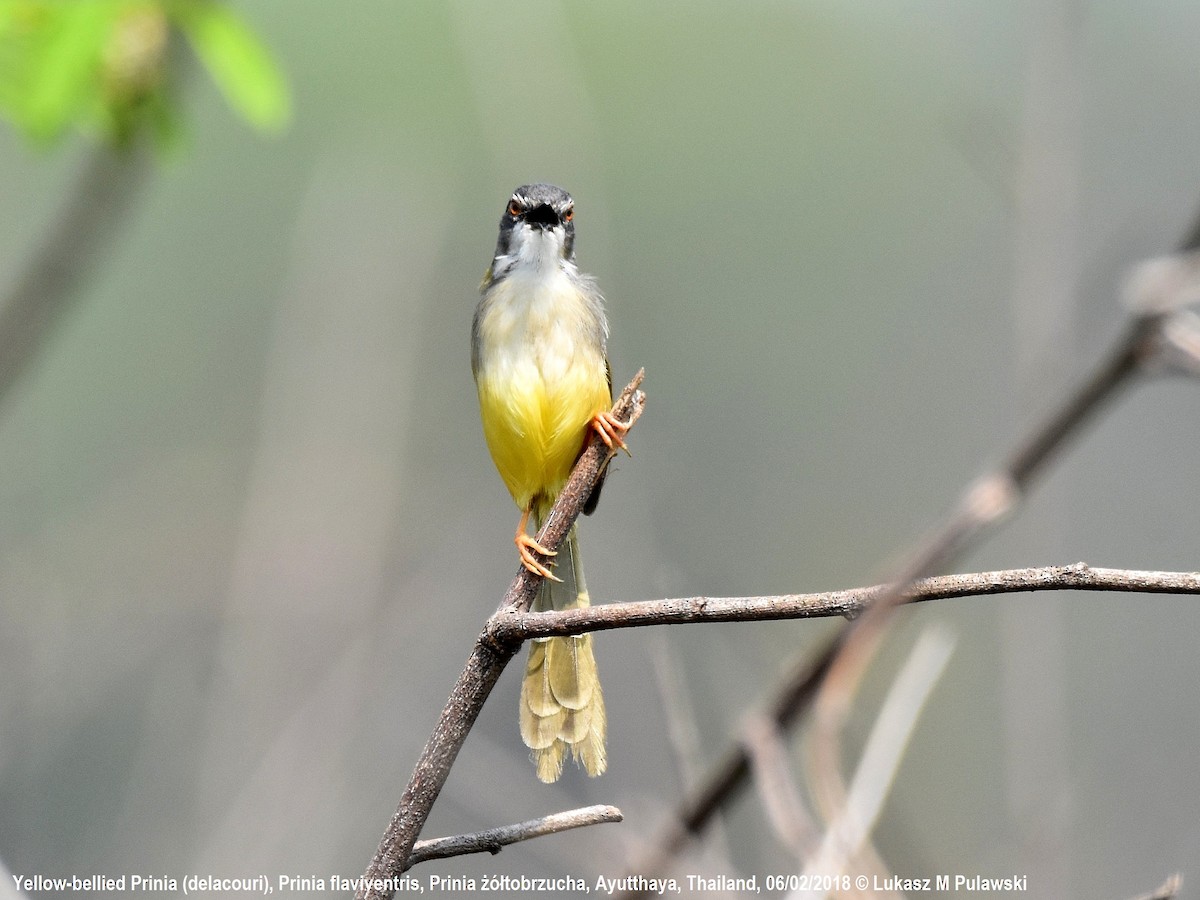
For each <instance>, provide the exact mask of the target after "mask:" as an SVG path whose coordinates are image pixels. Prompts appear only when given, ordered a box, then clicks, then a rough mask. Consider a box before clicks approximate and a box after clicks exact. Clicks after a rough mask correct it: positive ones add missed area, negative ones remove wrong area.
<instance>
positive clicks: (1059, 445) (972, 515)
mask: <svg viewBox="0 0 1200 900" xmlns="http://www.w3.org/2000/svg"><path fill="white" fill-rule="evenodd" d="M1198 242H1200V220H1198V222H1197V226H1196V229H1195V230H1194V231H1193V232H1192V233H1191V234H1190V235H1189V236H1188V237H1187V239H1186V240H1185V241H1184V242H1183V245H1182V248H1181V251H1180V252H1181V253H1190V252H1192V251H1195V250H1197V249H1198V247H1197V243H1198ZM1190 291H1191V285H1190V282H1186V280H1181V282H1180V284H1179V285H1178V290H1177V292H1175V293H1172V294H1171V296H1170V297H1169V298H1168V299H1167V300H1166V301H1164V302H1158V303H1155V302H1150V300H1149V299H1147V298H1146V297H1144V296H1137V297H1134V298H1133V300H1134V306H1135V307H1136V308H1137V309H1138V310H1139V311H1138V312H1137V313H1136V314H1135V315H1134V316H1133V317H1132V318H1131V319H1130V321H1129V323H1128V325H1127V326H1126V329H1125V332H1124V334H1123V335H1122V336H1121V338H1120V339H1119V340H1118V341H1117V343H1116V344H1115V345H1114V346H1113V347H1112V349H1111V350H1110V351H1109V352H1108V354H1107V355H1105V356H1104V357H1102V358H1101V359H1100V361H1099V362H1098V363H1097V365H1096V366H1095V368H1094V369H1093V370H1092V372H1091V374H1090V375H1089V377H1088V378H1087V379H1086V380H1085V381H1084V382H1083V383H1082V384H1081V385H1080V386H1079V387H1078V388H1076V389H1075V390H1074V391H1072V392H1071V393H1069V394H1068V395H1067V396H1066V397H1065V398H1064V399H1063V401H1062V402H1061V403H1060V404H1059V405H1058V407H1057V408H1056V409H1055V410H1054V411H1053V412H1052V413H1051V414H1050V415H1049V416H1047V417H1046V418H1045V419H1044V420H1043V421H1042V422H1041V423H1039V424H1038V425H1037V426H1036V427H1035V428H1033V429H1032V430H1031V431H1030V432H1029V433H1028V435H1027V436H1026V437H1025V438H1024V440H1022V441H1020V442H1019V443H1017V444H1016V446H1015V448H1014V450H1013V451H1012V453H1011V455H1010V456H1009V457H1008V458H1007V459H1005V460H1004V461H1003V462H1002V463H1001V464H1000V465H999V466H997V467H996V468H995V469H994V470H993V471H992V472H990V473H989V474H987V475H985V476H984V477H983V478H981V479H979V480H978V481H976V482H975V483H974V484H972V485H970V486H968V488H967V489H966V490H965V491H964V493H963V495H962V498H961V500H960V502H959V504H958V506H957V507H956V508H955V509H954V510H952V511H951V513H950V514H949V515H948V516H947V517H946V519H945V521H944V522H943V524H942V525H941V527H940V528H938V529H937V530H935V531H934V532H933V533H932V534H931V535H930V536H928V537H927V538H926V539H925V540H924V541H923V542H921V543H919V544H918V545H917V546H916V547H915V548H914V549H913V551H911V553H910V554H909V556H908V562H907V564H906V565H905V566H903V567H902V568H901V569H900V571H899V572H898V573H897V576H896V578H895V579H894V580H893V581H892V582H891V587H889V588H887V589H886V590H885V591H884V592H883V593H882V594H881V595H880V596H878V597H876V598H875V603H874V604H873V606H872V608H871V609H870V610H869V612H868V614H867V615H864V616H863V617H862V618H861V619H859V620H858V621H855V622H852V623H851V624H850V625H848V626H846V627H845V628H843V629H842V630H841V631H840V632H839V633H838V634H837V635H835V636H834V637H833V638H832V639H831V640H830V641H829V642H828V643H827V644H826V645H825V646H824V648H822V649H821V650H819V651H818V652H817V653H816V655H815V656H813V657H810V658H805V659H801V660H798V661H797V662H796V663H794V664H793V666H792V669H791V671H790V672H789V673H788V674H787V675H786V676H785V677H784V679H783V680H781V681H780V682H779V683H778V684H777V685H776V687H775V689H774V690H773V692H772V694H771V696H770V697H769V698H768V700H767V707H768V709H769V710H771V714H772V715H774V716H776V721H777V722H778V723H779V726H780V727H781V728H787V727H789V726H790V725H792V724H793V723H794V722H795V721H796V720H797V718H798V717H799V716H800V715H801V713H802V712H804V711H805V710H806V709H807V708H808V707H809V705H810V704H811V703H812V702H813V700H814V698H815V696H816V693H817V690H818V688H820V687H822V685H826V686H827V688H826V690H825V692H824V706H825V709H824V712H823V713H822V715H820V716H818V720H819V722H818V735H817V743H820V744H824V745H827V747H828V748H830V752H829V753H828V754H827V755H829V756H833V755H834V752H833V750H832V748H833V746H834V745H833V742H832V740H828V739H823V738H829V737H830V736H831V735H835V734H836V732H837V730H838V729H839V728H840V725H839V724H838V723H839V722H840V717H841V714H842V713H844V710H845V707H846V704H848V702H849V698H850V696H851V695H852V693H853V688H854V685H855V684H856V683H857V680H858V676H859V675H861V673H862V671H863V667H864V665H865V662H866V661H867V660H868V659H869V658H870V657H871V655H872V652H873V648H874V647H875V646H876V644H877V642H878V640H879V639H880V637H881V636H882V634H883V632H884V626H885V625H886V622H887V620H888V610H889V609H890V608H892V607H894V606H895V605H896V604H898V603H900V602H902V601H903V600H904V597H905V586H906V585H910V584H912V583H913V582H914V581H917V580H919V579H921V578H925V577H927V576H929V575H932V574H934V573H937V572H940V571H944V570H945V569H946V568H947V567H948V566H949V565H950V564H951V563H952V562H953V561H954V560H955V559H957V558H958V557H959V556H961V554H962V553H964V552H965V551H966V550H967V549H969V548H970V547H972V546H974V545H975V544H976V543H977V542H978V541H979V540H980V539H981V538H982V537H983V535H984V534H985V533H986V532H987V531H988V530H989V529H990V528H991V527H992V526H994V525H995V524H997V523H998V522H999V521H1001V520H1002V519H1003V518H1004V517H1005V516H1007V515H1008V514H1009V513H1011V512H1012V510H1013V509H1014V508H1015V507H1016V506H1017V505H1019V503H1020V502H1021V500H1022V499H1024V496H1025V494H1026V493H1027V492H1028V491H1029V490H1030V489H1031V488H1032V486H1033V484H1034V482H1035V481H1036V479H1037V477H1038V476H1039V475H1040V474H1042V472H1043V471H1044V469H1045V467H1046V466H1047V465H1048V464H1049V463H1050V461H1051V460H1052V459H1053V458H1054V457H1055V456H1056V455H1057V454H1059V453H1061V452H1062V450H1063V449H1064V448H1065V447H1066V445H1067V444H1068V443H1069V442H1070V440H1072V439H1074V438H1076V437H1078V436H1079V434H1080V433H1081V432H1082V431H1083V429H1084V427H1085V426H1086V425H1087V424H1088V423H1090V422H1091V421H1092V420H1093V419H1094V418H1095V417H1096V416H1097V415H1098V413H1099V412H1100V410H1101V409H1102V408H1103V407H1104V406H1105V405H1107V404H1108V403H1109V402H1111V401H1112V400H1113V399H1114V398H1115V397H1116V396H1117V395H1118V394H1119V393H1120V390H1121V389H1122V388H1124V387H1125V386H1127V385H1129V384H1130V383H1131V382H1132V381H1133V380H1134V377H1135V376H1136V375H1138V374H1141V373H1145V372H1152V371H1155V369H1156V368H1161V367H1160V366H1159V363H1160V362H1161V361H1162V359H1163V357H1164V356H1165V355H1166V352H1167V350H1166V349H1165V348H1170V347H1174V346H1175V345H1174V344H1173V343H1172V342H1171V340H1170V339H1169V338H1164V334H1165V333H1166V329H1167V326H1168V324H1169V323H1178V322H1179V321H1180V320H1179V319H1178V318H1176V317H1177V316H1179V315H1180V314H1181V311H1180V310H1179V306H1180V305H1181V303H1183V302H1186V300H1187V298H1188V297H1189V296H1191V294H1190V293H1188V292H1190ZM1176 352H1178V351H1176ZM821 722H824V723H825V724H824V725H822V724H821ZM749 772H750V768H749V760H748V757H747V754H746V750H745V748H744V747H742V746H739V745H737V744H731V745H730V746H729V748H728V749H727V750H726V751H725V753H724V754H723V755H722V756H721V757H720V758H719V760H718V762H717V763H716V764H715V765H714V766H713V767H712V768H711V769H710V770H709V772H708V774H707V775H706V777H705V778H704V779H703V780H702V781H701V782H700V783H699V784H697V785H696V787H695V788H693V789H692V790H691V791H690V792H688V793H687V794H686V795H685V796H684V797H683V798H682V799H681V800H680V802H679V804H678V805H677V806H676V808H675V810H674V813H673V815H672V816H671V818H670V819H669V820H668V821H667V822H666V823H665V825H664V826H663V828H662V830H661V831H660V832H659V834H658V835H656V836H654V837H652V838H651V839H650V840H648V841H646V842H645V843H644V844H643V845H642V849H641V852H640V854H639V858H638V859H636V860H634V861H633V862H632V864H631V866H630V869H629V871H631V872H636V873H638V874H641V875H651V876H652V875H656V874H659V873H661V872H662V871H663V870H664V869H665V868H666V867H667V866H668V865H669V863H670V861H671V860H672V859H673V858H674V857H675V856H676V855H677V854H678V853H679V852H680V851H681V850H682V849H683V847H684V846H685V845H686V844H687V843H688V842H689V841H690V840H691V839H692V838H693V837H695V836H697V835H699V834H700V833H701V832H702V831H703V830H704V828H705V827H707V825H708V823H709V822H710V821H711V819H712V817H713V816H714V815H715V814H716V813H717V811H718V810H720V809H721V808H723V807H724V806H725V805H726V804H727V803H728V802H729V801H730V800H731V799H732V798H733V797H734V796H735V795H736V794H737V793H738V792H739V791H740V790H742V789H743V788H744V787H745V785H746V783H747V779H748V775H749ZM643 895H644V893H643V892H639V891H629V892H626V893H625V894H624V895H622V896H625V897H638V896H643Z"/></svg>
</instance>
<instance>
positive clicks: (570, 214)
mask: <svg viewBox="0 0 1200 900" xmlns="http://www.w3.org/2000/svg"><path fill="white" fill-rule="evenodd" d="M573 218H575V207H573V206H568V207H567V211H566V212H564V213H563V216H562V220H563V221H564V222H570V221H571V220H572V219H573Z"/></svg>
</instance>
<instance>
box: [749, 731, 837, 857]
mask: <svg viewBox="0 0 1200 900" xmlns="http://www.w3.org/2000/svg"><path fill="white" fill-rule="evenodd" d="M742 743H743V745H744V746H745V747H746V753H747V755H748V756H749V757H750V771H751V774H752V780H753V782H754V787H755V793H756V794H757V795H758V802H759V803H760V804H761V805H762V808H763V812H764V814H765V815H766V818H767V823H768V824H769V825H770V826H771V829H772V830H773V831H774V832H775V837H776V838H778V840H779V842H780V843H781V844H782V845H783V846H784V847H785V848H786V849H787V850H788V852H789V853H791V854H793V855H794V856H795V858H796V859H797V860H803V859H804V857H805V855H806V854H807V853H808V852H809V851H810V850H811V848H812V847H813V846H814V845H815V843H816V840H817V838H818V837H819V835H820V832H819V831H818V830H817V824H816V821H815V820H814V819H813V817H812V815H811V814H810V813H809V811H808V807H807V806H806V805H805V803H804V799H803V798H802V797H801V796H800V789H799V788H798V787H797V785H796V780H795V779H794V778H793V777H792V772H791V769H790V767H789V765H788V763H789V760H788V748H787V743H786V741H785V739H784V735H783V733H782V732H781V731H780V730H779V726H778V724H776V722H775V721H774V720H772V719H770V718H768V717H767V716H764V715H763V714H762V713H761V712H757V713H754V712H752V713H750V714H749V715H748V716H747V717H746V718H745V720H744V721H743V723H742Z"/></svg>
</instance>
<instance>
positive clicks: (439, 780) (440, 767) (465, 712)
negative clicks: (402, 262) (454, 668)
mask: <svg viewBox="0 0 1200 900" xmlns="http://www.w3.org/2000/svg"><path fill="white" fill-rule="evenodd" d="M644 376H645V370H642V371H639V372H638V373H637V375H635V376H634V378H633V381H631V382H630V383H629V384H628V386H626V388H625V390H624V391H622V392H621V396H620V397H618V398H617V402H616V403H615V404H613V408H612V413H613V415H614V416H616V417H617V418H618V419H620V420H622V421H624V422H628V423H629V424H630V425H633V423H634V422H636V421H637V420H638V418H639V417H640V416H641V414H642V410H643V409H644V408H645V404H646V395H645V394H643V393H642V392H641V390H639V387H640V385H641V383H642V378H643V377H644ZM612 457H613V452H612V451H611V450H609V448H608V447H607V446H605V445H604V444H603V443H602V442H601V441H599V440H596V439H593V440H592V441H591V442H590V443H589V444H588V446H587V447H586V448H585V449H584V451H583V453H582V454H580V457H579V460H578V461H577V462H576V463H575V468H574V469H573V470H572V472H571V477H570V479H569V480H568V481H567V485H566V487H564V488H563V490H562V493H561V494H559V496H558V499H557V500H556V501H555V503H554V507H553V509H551V511H550V515H549V516H547V519H546V523H545V525H544V526H543V528H542V530H541V531H540V532H538V538H537V539H538V542H539V543H540V544H542V546H544V547H547V548H549V549H550V550H556V549H557V548H558V545H559V543H560V542H561V541H562V540H563V538H564V537H566V534H567V531H568V530H570V528H571V525H572V524H573V523H574V521H575V519H576V518H577V517H578V516H579V512H580V510H582V509H583V504H584V503H585V502H586V501H587V499H588V497H589V496H591V493H592V488H593V487H595V484H596V481H597V480H598V479H599V478H600V474H601V473H602V472H603V471H604V469H605V467H606V466H607V465H608V463H609V460H611V459H612ZM540 581H541V579H540V578H539V577H538V576H536V575H533V574H532V573H531V572H529V571H528V570H526V569H525V568H523V567H522V568H521V569H519V570H518V572H517V576H516V578H514V579H513V582H512V585H511V586H510V587H509V589H508V592H507V593H506V594H505V595H504V600H503V601H502V602H501V604H500V608H499V609H498V610H497V611H496V613H495V614H493V619H494V618H496V617H497V616H504V615H510V614H512V613H514V612H515V613H520V612H524V611H525V610H527V609H528V608H529V604H530V603H531V602H532V600H533V597H534V594H535V593H536V592H537V588H538V584H539V583H540ZM520 646H521V642H520V640H516V641H511V640H507V641H506V640H497V639H496V638H495V637H494V635H493V629H492V628H491V624H490V622H489V624H488V626H487V627H485V628H484V631H483V633H482V634H480V636H479V639H478V640H477V641H476V642H475V647H474V648H473V649H472V650H471V655H470V656H469V657H468V658H467V663H466V665H465V666H464V668H463V671H462V674H460V675H459V676H458V681H457V682H456V683H455V685H454V688H453V690H452V691H451V692H450V699H449V700H447V701H446V705H445V707H444V708H443V709H442V714H441V717H440V718H439V719H438V723H437V726H436V727H435V728H434V731H433V734H432V735H430V737H429V740H428V741H427V742H426V744H425V749H424V750H422V751H421V756H420V758H419V759H418V760H417V765H416V768H415V769H414V770H413V774H412V777H411V778H410V779H409V782H408V787H406V788H405V790H404V794H403V796H402V797H401V798H400V804H399V806H397V808H396V812H395V813H394V814H393V815H392V819H391V822H389V823H388V827H387V831H385V832H384V835H383V839H382V840H381V841H380V843H379V849H378V850H376V852H375V856H374V857H373V858H372V860H371V863H370V865H369V866H368V867H367V871H366V875H365V876H364V878H363V880H362V882H361V884H362V887H361V888H360V889H359V891H358V892H357V894H356V895H355V896H356V897H357V898H359V900H367V898H370V900H378V898H390V897H392V896H393V895H394V894H395V885H396V881H397V878H398V876H399V875H400V874H401V873H402V872H404V871H405V870H406V869H408V868H409V867H410V866H411V865H412V861H411V860H410V858H409V857H410V855H411V853H412V849H413V844H414V843H415V842H416V839H417V835H418V834H420V832H421V828H422V827H423V826H424V825H425V820H426V819H427V818H429V811H430V810H431V809H432V808H433V804H434V801H435V800H437V797H438V794H440V793H441V790H442V786H443V785H444V784H445V783H446V778H447V777H448V776H449V775H450V767H451V766H453V765H454V760H455V758H456V757H457V756H458V751H459V750H460V749H462V745H463V743H464V742H465V741H466V739H467V734H468V733H469V732H470V730H471V727H472V726H473V725H474V724H475V720H476V718H478V716H479V711H480V710H481V709H483V704H484V702H485V701H486V700H487V698H488V695H489V694H491V692H492V688H493V687H495V686H496V682H497V680H499V678H500V673H501V672H503V671H504V667H505V666H506V665H508V662H509V660H511V659H512V658H513V656H515V655H516V653H517V650H518V649H520Z"/></svg>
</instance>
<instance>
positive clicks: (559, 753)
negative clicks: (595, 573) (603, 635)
mask: <svg viewBox="0 0 1200 900" xmlns="http://www.w3.org/2000/svg"><path fill="white" fill-rule="evenodd" d="M564 551H565V552H563V553H562V554H561V555H560V556H559V566H558V568H557V569H556V570H555V574H557V575H559V577H561V578H562V579H563V581H562V583H555V582H550V581H544V582H543V583H542V587H541V590H540V592H539V594H538V599H537V601H536V602H535V603H534V609H535V610H544V609H573V608H577V607H583V606H588V605H590V603H591V600H590V598H589V597H588V592H587V586H586V585H585V583H584V580H583V569H582V568H581V566H580V562H579V540H578V537H577V535H576V532H575V528H574V527H572V528H571V531H570V533H569V534H568V535H567V540H566V544H565V546H564ZM520 725H521V738H522V740H524V741H525V745H526V746H527V747H529V748H530V751H531V754H532V756H533V759H534V762H535V764H536V766H537V774H538V778H539V779H541V780H542V781H544V782H547V783H549V782H553V781H557V780H558V777H559V775H561V774H562V767H563V762H564V760H565V759H566V753H567V750H568V749H569V750H570V751H571V756H572V758H573V759H574V760H575V761H576V762H577V763H579V764H580V765H582V766H583V768H584V770H585V771H586V772H587V773H588V774H589V775H592V776H595V775H600V774H602V773H603V772H604V770H605V768H607V766H608V756H607V753H606V751H605V747H604V741H605V733H606V730H607V729H606V725H607V717H606V714H605V710H604V695H603V693H602V692H601V690H600V680H599V677H598V675H597V672H596V658H595V656H594V655H593V653H592V636H591V635H590V634H582V635H574V636H571V637H553V638H545V639H542V640H537V641H532V642H531V643H530V645H529V661H528V663H527V664H526V666H525V678H524V680H523V681H522V683H521V715H520Z"/></svg>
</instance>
